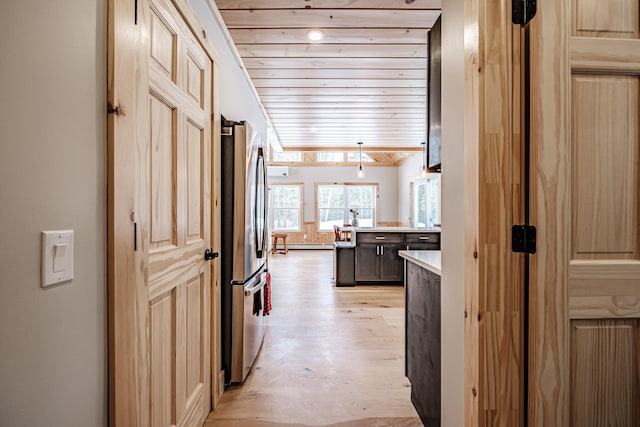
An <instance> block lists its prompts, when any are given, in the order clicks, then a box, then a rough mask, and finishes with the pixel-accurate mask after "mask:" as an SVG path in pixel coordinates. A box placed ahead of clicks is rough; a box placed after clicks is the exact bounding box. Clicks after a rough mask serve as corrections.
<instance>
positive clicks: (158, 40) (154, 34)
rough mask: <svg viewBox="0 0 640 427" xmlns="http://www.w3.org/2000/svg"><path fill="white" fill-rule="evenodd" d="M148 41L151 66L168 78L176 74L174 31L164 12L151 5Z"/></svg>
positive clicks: (171, 78) (172, 78)
mask: <svg viewBox="0 0 640 427" xmlns="http://www.w3.org/2000/svg"><path fill="white" fill-rule="evenodd" d="M149 33H150V34H149V43H150V48H151V59H152V61H151V62H150V65H151V66H155V67H156V69H158V70H159V71H160V72H161V73H162V74H164V75H165V76H166V77H168V78H169V79H170V80H175V74H176V66H175V65H176V56H177V55H176V31H175V30H174V29H173V28H171V27H170V26H169V23H168V20H167V19H166V14H162V13H161V12H160V11H159V10H158V9H157V8H156V7H154V6H151V23H150V25H149Z"/></svg>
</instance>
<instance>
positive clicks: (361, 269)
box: [356, 244, 378, 281]
mask: <svg viewBox="0 0 640 427" xmlns="http://www.w3.org/2000/svg"><path fill="white" fill-rule="evenodd" d="M368 280H378V245H370V244H361V245H358V247H357V248H356V281H368Z"/></svg>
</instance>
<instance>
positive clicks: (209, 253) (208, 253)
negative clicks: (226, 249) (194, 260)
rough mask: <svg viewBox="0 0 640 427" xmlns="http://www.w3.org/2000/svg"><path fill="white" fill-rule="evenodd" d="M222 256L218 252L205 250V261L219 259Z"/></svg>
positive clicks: (209, 249)
mask: <svg viewBox="0 0 640 427" xmlns="http://www.w3.org/2000/svg"><path fill="white" fill-rule="evenodd" d="M219 256H220V254H219V253H218V252H213V251H212V250H211V248H207V249H205V250H204V260H205V261H210V260H212V259H214V258H218V257H219Z"/></svg>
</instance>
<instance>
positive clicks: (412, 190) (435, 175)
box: [409, 173, 442, 230]
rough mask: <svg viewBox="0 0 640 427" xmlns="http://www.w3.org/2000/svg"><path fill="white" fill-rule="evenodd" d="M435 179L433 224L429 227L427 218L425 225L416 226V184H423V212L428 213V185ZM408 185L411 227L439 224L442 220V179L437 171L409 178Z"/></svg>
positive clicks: (426, 227) (426, 228)
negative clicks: (435, 213)
mask: <svg viewBox="0 0 640 427" xmlns="http://www.w3.org/2000/svg"><path fill="white" fill-rule="evenodd" d="M434 180H437V181H438V185H437V187H438V202H437V203H438V207H437V218H435V219H433V224H432V225H431V227H429V220H428V219H427V223H426V224H425V227H418V224H417V221H418V219H417V218H416V203H417V199H418V186H420V185H424V187H425V212H426V215H427V216H428V215H429V209H428V208H429V204H430V203H429V199H430V195H429V187H430V186H431V185H433V184H432V181H434ZM409 185H410V187H409V195H410V197H409V216H410V218H411V227H413V228H419V229H425V230H428V229H431V228H433V227H435V224H440V223H441V222H442V179H441V176H440V174H439V173H429V174H427V176H426V177H418V178H414V179H413V180H411V182H410V183H409Z"/></svg>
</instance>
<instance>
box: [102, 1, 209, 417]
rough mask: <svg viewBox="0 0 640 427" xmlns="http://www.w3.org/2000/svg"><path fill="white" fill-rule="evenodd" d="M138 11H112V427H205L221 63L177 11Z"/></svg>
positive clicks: (147, 7) (162, 7)
mask: <svg viewBox="0 0 640 427" xmlns="http://www.w3.org/2000/svg"><path fill="white" fill-rule="evenodd" d="M125 3H128V4H125ZM135 5H137V9H135V10H134V9H133V8H134V7H135ZM135 5H134V2H124V1H122V2H120V1H114V2H112V3H111V5H110V7H111V12H112V14H111V16H112V17H113V19H114V27H115V34H114V35H113V37H114V38H115V41H114V42H113V44H112V45H111V46H112V50H111V58H112V60H111V62H110V74H111V79H110V82H111V84H112V86H111V87H110V95H111V96H110V100H112V102H113V103H114V104H117V106H118V107H119V111H118V112H117V113H116V114H113V115H112V117H111V118H110V123H111V130H112V136H113V138H112V139H111V140H110V142H111V147H110V149H111V155H110V159H111V160H110V161H111V167H110V180H109V182H110V186H111V192H110V201H111V205H112V206H111V209H112V211H111V212H110V224H112V225H113V226H112V227H111V228H112V233H110V251H109V253H110V273H111V276H112V277H111V280H110V316H111V319H110V344H111V345H110V347H111V354H110V412H111V425H115V426H154V427H156V426H158V427H160V426H200V425H202V424H203V422H204V420H205V418H206V416H207V415H208V413H209V412H210V409H211V341H210V340H211V337H210V331H211V326H210V325H211V266H210V264H209V263H207V262H206V261H205V260H204V252H205V249H206V248H209V247H210V246H211V231H210V230H211V141H212V133H211V127H212V124H211V116H212V114H211V113H212V88H211V84H212V61H211V59H210V57H209V56H208V54H207V52H206V51H205V50H204V49H203V48H202V47H201V45H200V44H199V42H198V40H197V39H196V37H195V36H194V35H193V33H192V32H191V30H190V28H189V26H188V25H187V23H186V22H185V20H184V19H183V17H182V15H181V14H180V12H179V11H178V10H177V9H176V7H175V6H174V4H173V2H172V1H170V0H144V1H140V2H136V3H135ZM112 107H113V105H112Z"/></svg>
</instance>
